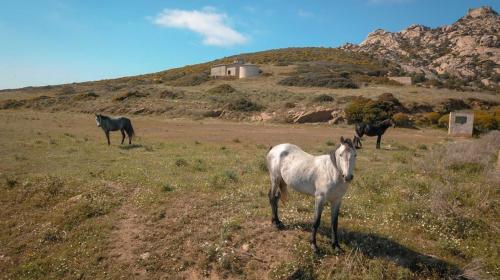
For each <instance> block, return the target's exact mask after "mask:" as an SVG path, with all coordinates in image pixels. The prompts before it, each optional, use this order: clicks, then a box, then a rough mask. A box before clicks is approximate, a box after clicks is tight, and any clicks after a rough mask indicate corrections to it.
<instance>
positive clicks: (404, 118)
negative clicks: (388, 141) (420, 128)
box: [392, 113, 414, 128]
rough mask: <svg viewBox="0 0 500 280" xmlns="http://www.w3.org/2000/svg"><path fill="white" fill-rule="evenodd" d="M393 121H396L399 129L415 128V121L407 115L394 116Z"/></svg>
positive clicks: (398, 114) (397, 114)
mask: <svg viewBox="0 0 500 280" xmlns="http://www.w3.org/2000/svg"><path fill="white" fill-rule="evenodd" d="M392 120H393V121H394V123H395V124H396V126H397V127H406V128H411V127H414V125H413V121H412V120H411V119H410V117H409V116H408V115H407V114H405V113H396V114H395V115H394V116H392Z"/></svg>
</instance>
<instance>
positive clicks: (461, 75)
mask: <svg viewBox="0 0 500 280" xmlns="http://www.w3.org/2000/svg"><path fill="white" fill-rule="evenodd" d="M499 34H500V16H499V15H498V13H497V12H496V11H494V10H493V9H492V8H491V7H481V8H477V9H470V10H469V12H468V13H467V14H466V15H465V16H464V17H462V18H460V19H459V20H457V21H456V22H455V23H453V24H451V25H445V26H441V27H438V28H429V27H426V26H423V25H417V24H414V25H411V26H409V27H408V28H406V29H404V30H402V31H400V32H389V31H385V30H382V29H377V30H375V31H374V32H372V33H370V34H369V35H368V37H367V38H366V40H365V41H363V42H362V43H361V44H359V45H353V44H346V45H344V46H343V47H342V49H344V50H350V51H353V52H356V53H367V54H371V55H374V56H375V57H378V58H381V59H387V60H390V61H393V62H396V63H398V64H399V65H400V66H401V67H402V68H403V70H404V71H406V72H421V73H425V75H426V77H427V78H432V79H437V78H441V79H445V78H448V76H452V77H455V78H458V79H459V80H461V81H463V83H465V84H469V85H476V86H486V87H497V86H498V85H499V82H500V67H499V63H500V40H499V38H500V35H499Z"/></svg>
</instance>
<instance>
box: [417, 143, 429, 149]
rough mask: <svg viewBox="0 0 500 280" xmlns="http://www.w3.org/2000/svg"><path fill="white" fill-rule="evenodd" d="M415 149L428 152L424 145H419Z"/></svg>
mask: <svg viewBox="0 0 500 280" xmlns="http://www.w3.org/2000/svg"><path fill="white" fill-rule="evenodd" d="M417 148H418V149H420V150H424V151H426V150H428V148H427V145H425V144H419V145H418V146H417Z"/></svg>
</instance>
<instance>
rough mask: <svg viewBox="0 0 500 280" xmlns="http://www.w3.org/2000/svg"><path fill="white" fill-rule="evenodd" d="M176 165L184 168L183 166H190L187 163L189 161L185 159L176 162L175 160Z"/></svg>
mask: <svg viewBox="0 0 500 280" xmlns="http://www.w3.org/2000/svg"><path fill="white" fill-rule="evenodd" d="M175 165H176V166H177V167H183V166H187V165H188V163H187V161H186V160H185V159H183V158H178V159H176V160H175Z"/></svg>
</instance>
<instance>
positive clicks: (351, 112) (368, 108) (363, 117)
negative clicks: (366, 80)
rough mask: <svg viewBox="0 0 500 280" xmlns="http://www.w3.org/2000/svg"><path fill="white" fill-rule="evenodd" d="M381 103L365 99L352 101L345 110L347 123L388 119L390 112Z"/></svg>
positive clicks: (359, 98)
mask: <svg viewBox="0 0 500 280" xmlns="http://www.w3.org/2000/svg"><path fill="white" fill-rule="evenodd" d="M385 105H386V104H384V103H383V102H382V103H381V102H377V101H374V100H371V99H368V98H365V97H358V98H355V99H354V100H352V101H351V102H350V103H349V105H347V107H346V109H345V113H346V118H347V121H348V122H349V123H357V122H377V121H382V120H385V119H387V118H390V117H391V116H392V115H391V111H390V110H387V109H386V108H384V107H386V106H385Z"/></svg>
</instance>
